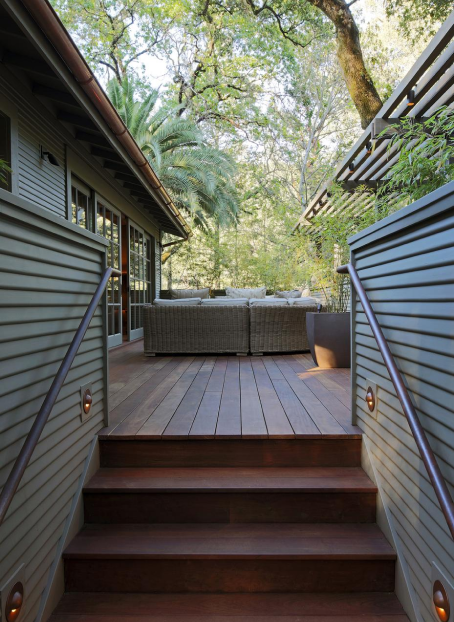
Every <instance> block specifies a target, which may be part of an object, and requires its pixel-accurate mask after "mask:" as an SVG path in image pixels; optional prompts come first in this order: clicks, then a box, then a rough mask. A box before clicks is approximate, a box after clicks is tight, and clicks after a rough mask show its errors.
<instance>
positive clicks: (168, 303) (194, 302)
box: [153, 298, 202, 307]
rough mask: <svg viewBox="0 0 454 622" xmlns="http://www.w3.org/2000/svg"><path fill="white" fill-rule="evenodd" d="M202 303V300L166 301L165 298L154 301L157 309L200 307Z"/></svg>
mask: <svg viewBox="0 0 454 622" xmlns="http://www.w3.org/2000/svg"><path fill="white" fill-rule="evenodd" d="M201 302H202V300H201V298H177V299H176V300H164V299H163V298H156V300H153V304H154V305H156V306H157V307H179V306H180V307H181V306H185V307H188V306H195V305H199V304H200V303H201Z"/></svg>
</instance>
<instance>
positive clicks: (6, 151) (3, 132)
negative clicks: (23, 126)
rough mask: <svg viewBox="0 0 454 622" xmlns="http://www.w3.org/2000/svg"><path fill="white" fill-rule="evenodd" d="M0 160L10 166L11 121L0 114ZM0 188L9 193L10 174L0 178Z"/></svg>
mask: <svg viewBox="0 0 454 622" xmlns="http://www.w3.org/2000/svg"><path fill="white" fill-rule="evenodd" d="M0 160H3V161H4V162H6V164H7V165H8V166H11V120H10V118H9V117H7V116H6V114H3V113H2V112H0ZM0 188H3V189H4V190H9V191H11V173H7V172H6V171H5V172H4V173H3V174H2V175H1V176H0Z"/></svg>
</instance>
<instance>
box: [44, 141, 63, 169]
mask: <svg viewBox="0 0 454 622" xmlns="http://www.w3.org/2000/svg"><path fill="white" fill-rule="evenodd" d="M40 157H41V159H42V160H45V161H46V162H49V164H52V166H60V164H59V162H58V160H57V158H56V157H55V156H54V154H53V153H51V152H50V151H44V149H43V146H42V145H40Z"/></svg>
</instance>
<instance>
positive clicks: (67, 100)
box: [33, 83, 79, 108]
mask: <svg viewBox="0 0 454 622" xmlns="http://www.w3.org/2000/svg"><path fill="white" fill-rule="evenodd" d="M33 93H35V94H36V95H41V97H47V98H48V99H52V100H53V101H57V102H60V103H62V104H69V105H70V106H75V107H77V108H79V104H78V103H77V101H76V100H75V99H74V97H73V96H72V95H71V94H70V93H68V92H67V91H59V90H57V89H53V88H51V87H50V86H45V85H44V84H37V83H35V84H34V85H33Z"/></svg>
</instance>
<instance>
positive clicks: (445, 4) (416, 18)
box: [386, 0, 454, 42]
mask: <svg viewBox="0 0 454 622" xmlns="http://www.w3.org/2000/svg"><path fill="white" fill-rule="evenodd" d="M453 9H454V5H453V3H452V0H387V2H386V12H387V14H388V17H389V18H390V19H396V18H397V19H398V20H399V25H400V28H401V30H402V32H403V33H404V35H405V36H406V37H407V39H409V40H410V41H412V42H418V41H419V40H420V39H421V38H422V39H424V40H426V41H427V39H428V38H429V37H433V36H434V34H435V33H436V32H437V30H438V28H439V27H440V24H441V23H442V22H443V21H444V20H445V19H447V18H448V17H449V15H450V14H451V12H452V10H453Z"/></svg>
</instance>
